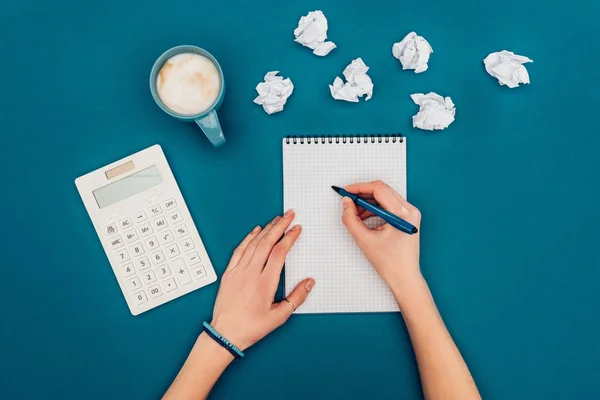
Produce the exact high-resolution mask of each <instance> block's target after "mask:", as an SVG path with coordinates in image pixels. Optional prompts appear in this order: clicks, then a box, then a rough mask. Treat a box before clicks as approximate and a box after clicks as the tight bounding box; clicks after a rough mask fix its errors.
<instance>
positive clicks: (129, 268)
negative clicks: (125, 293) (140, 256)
mask: <svg viewBox="0 0 600 400" xmlns="http://www.w3.org/2000/svg"><path fill="white" fill-rule="evenodd" d="M119 272H120V273H121V275H122V276H124V277H126V278H127V277H129V276H131V275H133V274H135V269H134V268H133V264H132V263H129V264H125V265H123V266H122V267H121V268H119Z"/></svg>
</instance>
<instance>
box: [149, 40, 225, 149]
mask: <svg viewBox="0 0 600 400" xmlns="http://www.w3.org/2000/svg"><path fill="white" fill-rule="evenodd" d="M181 53H194V54H199V55H201V56H204V57H206V58H208V59H209V60H211V61H212V62H213V64H215V66H216V67H217V70H218V71H219V75H220V77H221V92H220V93H219V96H218V97H217V99H216V100H215V102H214V103H213V104H212V105H211V106H210V107H209V108H208V109H206V110H205V111H203V112H202V113H200V114H197V115H181V114H178V113H176V112H173V111H172V110H170V109H169V108H168V107H167V106H165V104H164V103H163V102H162V100H161V99H160V97H159V96H158V91H157V89H156V81H157V78H158V73H159V72H160V70H161V68H162V67H163V65H164V64H165V62H167V60H168V59H170V58H171V57H173V56H175V55H177V54H181ZM150 91H151V92H152V97H153V98H154V101H155V102H156V104H158V106H159V107H160V108H162V110H163V111H164V112H166V113H167V114H169V115H170V116H172V117H175V118H177V119H180V120H182V121H189V122H191V121H195V122H196V123H197V124H198V126H199V127H200V128H201V129H202V131H203V132H204V134H205V135H206V137H207V138H208V140H210V141H211V143H212V144H213V145H214V146H215V147H219V146H222V145H224V144H225V136H224V135H223V130H222V129H221V124H220V123H219V117H218V116H217V110H218V109H219V107H220V106H221V103H223V98H224V97H225V78H224V77H223V70H222V69H221V66H220V65H219V63H218V62H217V60H216V59H215V58H214V57H213V55H212V54H210V53H209V52H208V51H206V50H204V49H201V48H200V47H196V46H189V45H185V46H177V47H173V48H172V49H169V50H167V51H165V52H164V53H163V54H162V55H161V56H160V57H158V60H156V62H155V63H154V66H153V67H152V72H150Z"/></svg>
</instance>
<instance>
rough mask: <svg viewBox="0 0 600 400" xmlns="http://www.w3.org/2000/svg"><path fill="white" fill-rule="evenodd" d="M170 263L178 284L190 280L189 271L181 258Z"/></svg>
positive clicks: (184, 283)
mask: <svg viewBox="0 0 600 400" xmlns="http://www.w3.org/2000/svg"><path fill="white" fill-rule="evenodd" d="M171 265H172V266H173V273H174V274H175V276H176V277H177V281H178V282H179V284H180V285H187V284H188V283H190V282H191V281H192V278H191V277H190V273H189V272H188V270H187V268H186V266H185V264H184V262H183V259H181V258H178V259H177V260H175V261H173V264H171Z"/></svg>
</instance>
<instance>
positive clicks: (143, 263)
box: [133, 256, 150, 271]
mask: <svg viewBox="0 0 600 400" xmlns="http://www.w3.org/2000/svg"><path fill="white" fill-rule="evenodd" d="M133 263H134V264H135V267H136V268H137V269H138V271H143V270H145V269H146V268H149V267H150V261H149V260H148V257H146V256H144V257H140V258H138V259H137V260H134V261H133Z"/></svg>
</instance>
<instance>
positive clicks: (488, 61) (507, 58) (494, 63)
mask: <svg viewBox="0 0 600 400" xmlns="http://www.w3.org/2000/svg"><path fill="white" fill-rule="evenodd" d="M528 62H533V60H531V59H530V58H528V57H525V56H520V55H517V54H515V53H513V52H512V51H506V50H502V51H498V52H495V53H490V54H489V55H488V56H487V57H486V58H484V60H483V63H484V64H485V70H486V71H487V72H488V74H490V75H491V76H493V77H494V78H496V79H498V82H500V85H506V86H508V87H509V88H511V89H512V88H516V87H518V86H519V83H529V73H528V72H527V69H526V68H525V66H524V65H523V64H525V63H528Z"/></svg>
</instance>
